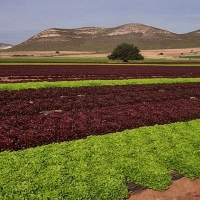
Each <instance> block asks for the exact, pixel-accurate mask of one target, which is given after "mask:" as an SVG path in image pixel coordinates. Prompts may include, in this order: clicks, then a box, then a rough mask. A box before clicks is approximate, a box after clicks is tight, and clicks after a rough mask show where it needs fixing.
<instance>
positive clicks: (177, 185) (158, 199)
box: [128, 177, 200, 200]
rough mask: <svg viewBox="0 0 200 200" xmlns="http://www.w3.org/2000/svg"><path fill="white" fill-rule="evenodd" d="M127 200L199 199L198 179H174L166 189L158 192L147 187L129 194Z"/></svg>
mask: <svg viewBox="0 0 200 200" xmlns="http://www.w3.org/2000/svg"><path fill="white" fill-rule="evenodd" d="M128 200H200V179H196V180H195V181H191V180H189V179H188V178H185V177H184V178H181V179H179V180H176V181H174V182H173V183H172V184H171V185H170V186H169V189H168V190H165V191H162V192H159V191H154V190H151V189H147V190H145V191H143V192H141V193H139V194H135V195H131V196H130V198H129V199H128Z"/></svg>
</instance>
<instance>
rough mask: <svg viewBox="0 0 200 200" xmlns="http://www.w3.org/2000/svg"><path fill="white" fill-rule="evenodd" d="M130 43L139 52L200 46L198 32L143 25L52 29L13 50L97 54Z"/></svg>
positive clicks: (199, 32) (199, 31)
mask: <svg viewBox="0 0 200 200" xmlns="http://www.w3.org/2000/svg"><path fill="white" fill-rule="evenodd" d="M123 42H127V43H131V44H134V45H136V46H138V47H139V48H140V49H166V48H191V47H199V46H200V30H197V31H193V32H190V33H186V34H176V33H172V32H169V31H167V30H162V29H159V28H155V27H152V26H147V25H143V24H134V23H131V24H125V25H122V26H118V27H114V28H100V27H83V28H77V29H58V28H51V29H47V30H44V31H42V32H40V33H38V34H36V35H34V36H33V37H31V38H30V39H28V40H26V41H25V42H23V43H21V44H19V45H17V46H15V47H13V48H12V50H15V51H24V50H30V51H38V50H44V51H48V50H54V51H61V50H62V51H63V50H65V51H97V52H110V51H112V50H113V48H114V47H115V46H116V45H117V44H121V43H123Z"/></svg>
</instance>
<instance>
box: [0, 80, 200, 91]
mask: <svg viewBox="0 0 200 200" xmlns="http://www.w3.org/2000/svg"><path fill="white" fill-rule="evenodd" d="M190 82H200V78H151V79H124V80H83V81H57V82H47V81H43V82H26V83H1V84H0V91H3V90H23V89H38V88H56V87H85V86H106V85H109V86H115V85H142V84H163V83H168V84H172V83H190Z"/></svg>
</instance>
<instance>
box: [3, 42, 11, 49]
mask: <svg viewBox="0 0 200 200" xmlns="http://www.w3.org/2000/svg"><path fill="white" fill-rule="evenodd" d="M11 47H12V45H11V44H5V43H0V49H9V48H11Z"/></svg>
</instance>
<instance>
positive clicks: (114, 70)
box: [0, 63, 200, 83]
mask: <svg viewBox="0 0 200 200" xmlns="http://www.w3.org/2000/svg"><path fill="white" fill-rule="evenodd" d="M158 64H159V63H158ZM172 64H173V63H171V65H172ZM175 64H177V63H175ZM182 64H184V63H182ZM171 65H164V66H163V65H161V64H160V65H153V64H148V65H146V66H145V65H142V64H141V65H136V66H135V65H134V66H133V65H129V64H127V65H92V64H90V65H67V66H66V65H48V66H47V65H31V66H29V65H23V66H21V65H14V66H9V67H8V66H6V65H0V82H2V83H4V82H27V81H28V82H30V81H62V80H70V81H71V80H119V79H122V80H123V79H141V78H197V77H200V67H199V66H196V65H194V63H193V64H189V65H187V66H171Z"/></svg>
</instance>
